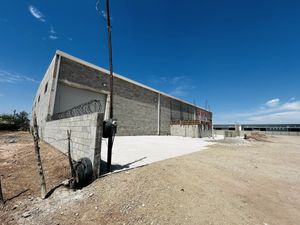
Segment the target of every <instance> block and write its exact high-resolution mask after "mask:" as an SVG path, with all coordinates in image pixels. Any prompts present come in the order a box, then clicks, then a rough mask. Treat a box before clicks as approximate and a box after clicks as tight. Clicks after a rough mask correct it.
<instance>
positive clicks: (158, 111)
mask: <svg viewBox="0 0 300 225" xmlns="http://www.w3.org/2000/svg"><path fill="white" fill-rule="evenodd" d="M157 135H160V94H159V93H158V99H157Z"/></svg>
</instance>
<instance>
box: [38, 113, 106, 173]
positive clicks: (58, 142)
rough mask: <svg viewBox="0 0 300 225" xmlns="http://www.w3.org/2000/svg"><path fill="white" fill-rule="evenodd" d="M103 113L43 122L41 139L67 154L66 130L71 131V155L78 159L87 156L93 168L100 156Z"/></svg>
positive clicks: (97, 166) (96, 165) (96, 166)
mask: <svg viewBox="0 0 300 225" xmlns="http://www.w3.org/2000/svg"><path fill="white" fill-rule="evenodd" d="M102 122H103V113H92V114H86V115H82V116H75V117H71V118H66V119H61V120H53V121H48V122H46V123H45V129H44V136H43V140H44V141H45V142H47V143H49V144H50V145H52V146H54V147H55V148H57V149H58V150H60V151H61V152H63V153H65V154H67V152H68V140H67V130H70V131H71V155H72V159H74V160H78V159H80V158H83V157H87V158H89V159H90V160H91V162H92V163H93V166H94V168H98V169H100V167H99V165H100V164H99V165H98V164H97V163H98V162H100V159H101V158H100V157H101V154H100V153H101V137H102Z"/></svg>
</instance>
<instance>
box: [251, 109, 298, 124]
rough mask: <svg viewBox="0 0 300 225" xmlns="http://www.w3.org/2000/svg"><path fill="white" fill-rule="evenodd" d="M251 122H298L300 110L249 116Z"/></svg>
mask: <svg viewBox="0 0 300 225" xmlns="http://www.w3.org/2000/svg"><path fill="white" fill-rule="evenodd" d="M249 121H251V122H253V123H299V121H300V111H285V112H278V113H271V114H267V115H261V116H254V117H250V118H249Z"/></svg>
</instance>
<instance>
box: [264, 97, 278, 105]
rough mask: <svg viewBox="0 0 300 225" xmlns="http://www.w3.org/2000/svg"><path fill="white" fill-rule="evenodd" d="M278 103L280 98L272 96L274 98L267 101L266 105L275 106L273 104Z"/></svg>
mask: <svg viewBox="0 0 300 225" xmlns="http://www.w3.org/2000/svg"><path fill="white" fill-rule="evenodd" d="M279 103H280V99H279V98H274V99H271V100H269V101H267V102H266V106H268V107H275V106H278V105H279Z"/></svg>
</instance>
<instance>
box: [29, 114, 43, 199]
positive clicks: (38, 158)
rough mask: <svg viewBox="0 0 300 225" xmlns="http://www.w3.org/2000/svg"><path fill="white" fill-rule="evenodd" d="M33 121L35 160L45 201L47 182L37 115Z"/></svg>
mask: <svg viewBox="0 0 300 225" xmlns="http://www.w3.org/2000/svg"><path fill="white" fill-rule="evenodd" d="M32 119H33V132H32V136H33V141H34V150H35V159H36V163H37V172H38V175H39V177H40V188H41V197H42V198H43V199H44V198H45V196H46V182H45V177H44V170H43V165H42V160H41V155H40V147H39V131H38V126H37V121H36V115H35V113H34V114H33V118H32Z"/></svg>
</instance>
